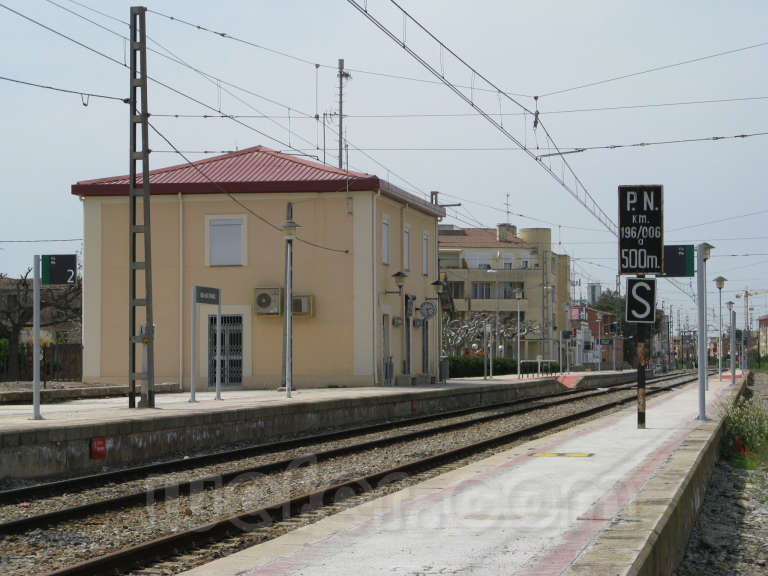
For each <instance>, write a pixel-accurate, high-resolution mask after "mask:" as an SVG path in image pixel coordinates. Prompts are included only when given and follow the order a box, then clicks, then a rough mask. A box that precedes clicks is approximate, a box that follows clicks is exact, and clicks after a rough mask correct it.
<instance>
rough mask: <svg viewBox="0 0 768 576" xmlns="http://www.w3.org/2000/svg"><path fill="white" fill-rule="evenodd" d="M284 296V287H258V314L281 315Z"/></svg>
mask: <svg viewBox="0 0 768 576" xmlns="http://www.w3.org/2000/svg"><path fill="white" fill-rule="evenodd" d="M282 296H283V289H282V288H256V299H255V300H256V314H264V315H280V313H281V312H282V310H283V307H282V302H283V298H282Z"/></svg>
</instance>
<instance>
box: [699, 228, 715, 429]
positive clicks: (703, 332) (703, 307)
mask: <svg viewBox="0 0 768 576" xmlns="http://www.w3.org/2000/svg"><path fill="white" fill-rule="evenodd" d="M696 248H697V250H696V252H697V259H698V262H697V264H698V266H697V267H696V291H697V298H696V300H697V304H698V308H699V310H698V313H699V314H698V327H699V330H698V336H699V342H698V344H699V345H698V357H699V420H706V418H707V416H706V398H705V390H706V389H707V388H708V381H707V260H709V254H710V251H711V250H712V248H714V246H712V245H711V244H708V243H707V242H702V243H701V244H699V245H698V246H697V247H696Z"/></svg>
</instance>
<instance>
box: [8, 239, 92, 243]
mask: <svg viewBox="0 0 768 576" xmlns="http://www.w3.org/2000/svg"><path fill="white" fill-rule="evenodd" d="M82 241H83V239H82V238H53V239H45V240H0V244H33V243H44V242H82Z"/></svg>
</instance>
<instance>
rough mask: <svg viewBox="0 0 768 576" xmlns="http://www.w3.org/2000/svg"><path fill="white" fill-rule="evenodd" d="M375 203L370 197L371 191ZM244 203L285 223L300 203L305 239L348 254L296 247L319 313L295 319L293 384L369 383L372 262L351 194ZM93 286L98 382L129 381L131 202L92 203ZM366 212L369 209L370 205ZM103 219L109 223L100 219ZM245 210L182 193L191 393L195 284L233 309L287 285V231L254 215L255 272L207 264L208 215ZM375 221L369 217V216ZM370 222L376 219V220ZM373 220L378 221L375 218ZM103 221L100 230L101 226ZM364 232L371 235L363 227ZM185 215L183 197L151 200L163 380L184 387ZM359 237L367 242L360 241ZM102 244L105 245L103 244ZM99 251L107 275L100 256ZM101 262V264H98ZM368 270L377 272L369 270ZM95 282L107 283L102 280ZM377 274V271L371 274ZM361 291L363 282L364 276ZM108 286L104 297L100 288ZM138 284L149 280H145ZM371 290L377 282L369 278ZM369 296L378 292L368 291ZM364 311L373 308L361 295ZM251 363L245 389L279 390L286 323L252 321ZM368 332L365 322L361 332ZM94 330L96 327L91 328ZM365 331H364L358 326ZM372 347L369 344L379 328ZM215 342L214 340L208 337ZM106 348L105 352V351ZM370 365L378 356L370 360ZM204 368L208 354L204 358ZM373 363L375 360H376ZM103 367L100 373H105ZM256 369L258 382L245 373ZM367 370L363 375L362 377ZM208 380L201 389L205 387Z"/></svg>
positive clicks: (250, 242) (91, 345)
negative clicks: (363, 316) (219, 294)
mask: <svg viewBox="0 0 768 576" xmlns="http://www.w3.org/2000/svg"><path fill="white" fill-rule="evenodd" d="M369 197H370V193H369ZM238 200H240V201H241V202H243V203H244V204H245V205H246V206H248V207H249V208H250V209H252V210H253V211H254V212H256V213H258V214H260V215H261V216H263V217H264V218H266V219H267V220H269V221H270V222H273V223H277V224H278V225H279V224H280V223H282V221H283V220H284V218H285V204H286V202H287V201H289V200H290V201H292V202H294V218H295V220H296V222H297V223H298V224H299V225H300V226H301V228H299V232H298V234H299V237H301V238H306V239H307V240H309V241H311V242H314V243H317V244H321V245H324V246H330V247H334V248H337V249H340V250H342V251H343V250H349V253H343V252H342V253H340V252H331V251H327V250H322V249H318V248H314V247H311V246H308V245H307V244H304V243H302V242H296V244H295V253H294V291H295V293H296V294H311V295H313V296H314V304H315V314H314V316H313V317H311V318H306V317H299V316H297V317H295V319H294V349H295V351H296V354H295V358H294V381H295V382H296V385H297V386H302V385H327V384H329V383H336V384H361V383H364V384H370V383H371V381H372V376H371V372H372V370H371V368H368V374H367V375H366V373H365V367H364V362H363V360H361V359H362V358H364V357H365V356H366V353H365V352H364V350H365V346H366V343H365V339H366V337H365V334H362V331H361V334H360V336H361V340H360V342H361V343H362V344H363V347H362V348H360V349H359V351H358V352H357V353H358V354H359V355H360V358H358V367H359V370H357V371H356V367H355V354H356V352H355V346H354V343H355V340H356V337H355V323H354V321H353V319H354V315H353V314H354V309H355V306H356V304H355V287H354V283H353V280H354V278H353V269H354V264H355V258H356V257H358V258H361V259H362V258H368V259H370V256H369V254H370V241H369V243H368V247H366V248H364V249H358V248H357V247H356V246H355V231H354V229H353V228H354V227H353V215H354V212H355V210H354V209H353V210H352V214H348V208H347V195H346V194H344V193H339V194H333V193H324V194H322V195H318V194H282V195H280V194H271V195H258V196H256V195H253V196H249V195H247V194H241V195H238ZM84 203H85V208H84V210H85V213H86V217H85V221H86V236H85V238H86V241H85V245H86V247H85V252H86V254H88V256H87V257H86V265H89V268H90V270H86V272H85V275H86V278H85V282H86V286H88V287H89V288H88V289H89V290H90V296H91V297H93V298H96V295H95V293H99V294H100V297H101V307H100V310H101V323H100V332H101V333H100V334H99V337H97V336H95V335H94V334H95V332H94V331H95V327H94V322H95V319H94V315H95V314H97V311H98V310H99V308H98V307H95V304H94V303H95V302H96V300H90V299H89V300H88V301H87V302H86V308H87V311H86V315H87V318H88V326H89V328H88V335H87V336H86V347H87V350H86V352H85V355H86V359H87V360H86V361H87V362H88V364H87V366H89V370H90V371H91V372H87V373H86V374H88V377H87V379H88V380H91V381H105V382H123V383H124V382H126V381H127V376H126V375H127V371H128V353H127V346H126V340H127V338H128V307H127V305H126V302H127V298H128V200H127V198H97V197H91V198H86V200H85V201H84ZM361 210H365V208H362V209H361ZM99 211H100V212H101V219H100V220H99V218H98V212H99ZM242 212H243V210H242V209H241V208H239V207H237V205H236V204H234V203H233V202H232V201H231V200H229V199H227V198H222V197H221V196H218V195H210V196H208V195H199V196H196V195H185V196H184V217H183V221H184V225H183V229H184V238H183V242H184V266H183V275H182V276H183V288H182V291H181V294H182V299H183V300H184V303H183V310H184V318H183V326H184V328H183V330H184V335H185V338H184V340H185V345H184V359H183V366H184V380H185V381H184V387H185V388H187V389H188V388H189V357H188V356H189V345H188V340H189V336H188V335H189V333H190V328H191V326H190V322H191V318H190V312H191V308H190V305H191V298H192V296H191V290H192V286H193V285H194V284H197V285H206V286H218V287H221V288H222V290H223V303H224V305H225V307H227V306H231V307H240V309H242V307H246V306H252V305H253V299H254V289H255V288H257V287H260V288H264V287H282V286H283V283H284V237H283V234H282V231H281V230H275V229H273V228H272V227H269V226H268V225H266V224H265V223H264V222H262V221H261V220H260V219H258V218H256V217H255V216H253V215H251V214H248V216H247V230H248V234H247V254H248V266H223V267H210V266H206V258H205V254H206V246H205V242H206V236H207V234H206V229H205V223H206V217H207V216H211V215H232V214H240V213H242ZM369 214H370V213H369ZM368 217H369V218H370V216H368ZM369 221H370V220H369ZM98 222H100V225H101V233H100V234H99V233H98V230H97V224H98ZM357 232H358V234H360V235H362V236H364V235H365V234H364V233H365V230H364V226H360V227H359V229H358V231H357ZM178 234H179V216H178V198H177V197H175V196H174V197H164V196H158V197H153V199H152V252H153V262H152V266H153V295H154V298H153V300H154V305H155V307H154V315H155V323H156V324H157V326H158V340H157V342H156V349H155V355H156V358H157V367H156V370H157V372H156V375H157V376H156V380H157V381H158V382H162V381H173V382H176V381H177V380H178V366H179V357H178V355H179V328H178V326H179V317H178V315H179V269H178V253H179V244H178V242H179V240H178ZM362 236H361V237H362ZM99 244H100V246H99ZM99 249H100V256H101V258H100V264H101V274H98V273H95V272H92V271H93V270H94V269H97V268H96V265H95V264H93V262H94V258H95V257H96V255H97V254H98V250H99ZM95 261H96V262H99V259H98V258H97V259H96V260H95ZM367 268H368V270H369V271H370V265H368V266H367ZM91 274H93V276H96V277H97V278H98V279H99V280H98V281H97V280H96V279H94V278H93V277H92V276H91ZM368 277H370V273H369V275H368ZM358 280H359V282H361V284H359V286H358V288H359V290H365V280H364V278H363V277H362V275H361V276H360V278H359V279H358ZM99 281H100V283H101V286H100V287H101V291H100V292H99V291H98V289H97V286H98V282H99ZM139 282H143V276H141V275H140V278H139ZM369 286H370V281H369ZM369 294H370V291H369ZM358 300H359V302H360V307H361V310H363V309H364V308H366V306H365V304H364V299H363V298H358ZM371 301H372V300H371V298H370V297H368V302H369V304H368V305H367V308H368V312H367V320H365V322H367V323H368V324H367V325H368V326H369V327H370V318H371V312H370V308H371V304H370V302H371ZM250 321H251V330H250V338H251V341H252V358H251V359H250V362H249V366H248V368H246V369H245V373H246V376H245V377H244V385H245V386H246V387H273V386H275V385H278V384H279V381H280V370H281V363H282V362H281V361H282V316H276V317H269V316H259V315H253V314H251V316H250ZM361 326H362V325H361ZM92 329H93V330H92ZM358 330H361V328H360V326H358ZM365 332H366V334H368V337H367V339H368V343H367V346H368V347H370V346H371V341H372V331H371V330H367V331H365ZM206 338H207V336H206ZM99 346H100V347H101V350H100V354H99V352H98V351H97V350H98V347H99ZM206 346H207V342H202V341H201V342H200V348H199V350H203V349H205V348H206ZM367 355H368V358H370V352H368V353H367ZM201 362H202V355H201ZM368 366H372V361H370V362H368ZM99 367H100V368H99ZM249 372H250V376H247V374H248V373H249ZM358 372H359V374H358ZM204 378H205V376H204V375H203V376H200V377H199V379H198V384H199V385H200V386H204V384H205V383H204Z"/></svg>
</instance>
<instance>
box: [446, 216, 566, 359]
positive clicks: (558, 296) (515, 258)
mask: <svg viewBox="0 0 768 576" xmlns="http://www.w3.org/2000/svg"><path fill="white" fill-rule="evenodd" d="M439 238H440V242H439V251H440V271H441V274H442V275H443V277H444V279H445V281H446V282H447V290H448V291H449V292H450V294H451V296H452V297H453V302H454V310H455V314H456V316H457V317H459V318H464V319H469V318H470V317H471V316H472V314H473V313H475V312H483V313H486V314H488V315H490V317H492V318H493V319H494V322H492V324H495V316H496V313H497V312H498V314H499V318H500V323H501V324H502V325H504V324H510V323H511V324H512V325H513V326H514V325H515V323H516V320H517V311H518V304H519V309H520V316H521V322H522V323H526V322H528V323H529V324H530V325H531V326H533V327H534V328H533V329H532V330H531V331H529V332H528V333H527V334H525V335H524V336H523V338H522V340H521V357H522V359H523V360H536V358H537V356H541V357H542V358H543V359H550V360H557V359H558V357H559V356H558V349H559V348H558V347H559V341H560V334H559V331H560V330H566V329H567V321H566V319H567V313H568V310H567V303H568V300H569V291H570V262H569V259H568V256H564V255H560V254H555V253H554V252H553V251H552V239H551V231H550V229H549V228H523V229H521V230H520V231H519V232H518V230H517V227H516V226H512V225H510V224H499V225H498V226H497V227H496V228H495V229H494V228H458V227H456V226H452V225H441V226H440V235H439ZM518 298H520V300H519V301H518ZM500 340H502V338H500ZM502 345H503V346H504V347H505V350H504V353H505V355H506V356H512V357H514V356H516V350H515V342H514V340H512V341H504V342H503V343H502ZM564 346H565V345H564Z"/></svg>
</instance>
